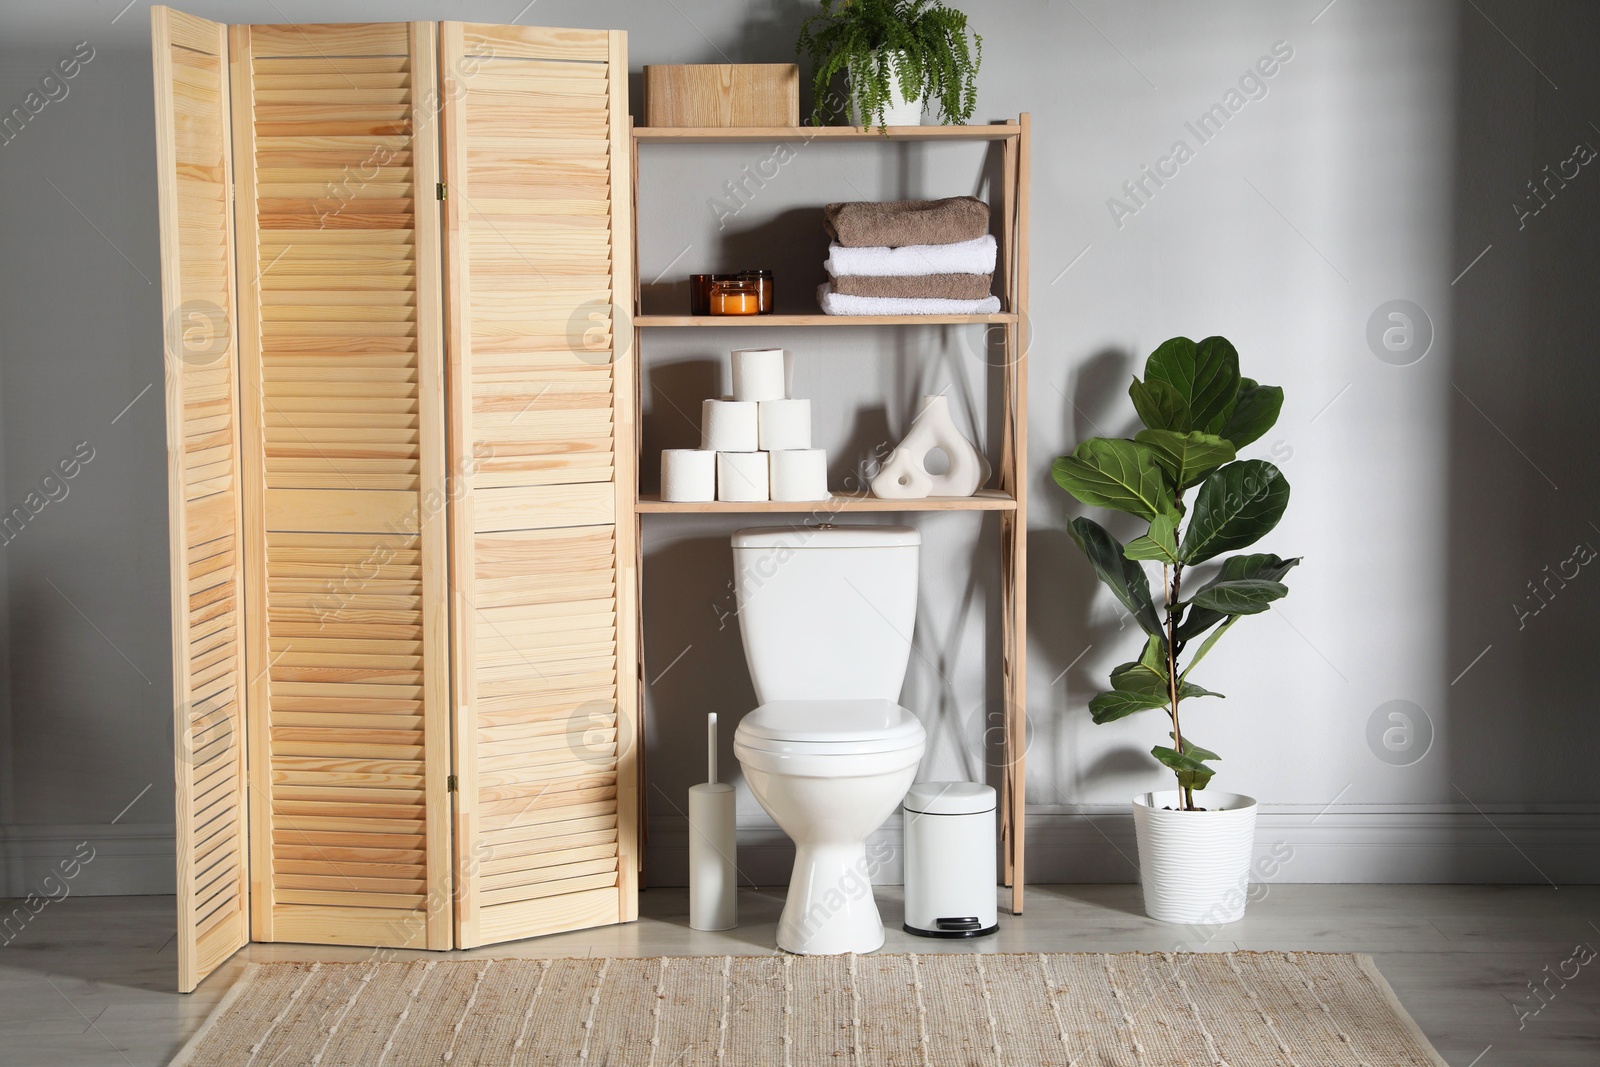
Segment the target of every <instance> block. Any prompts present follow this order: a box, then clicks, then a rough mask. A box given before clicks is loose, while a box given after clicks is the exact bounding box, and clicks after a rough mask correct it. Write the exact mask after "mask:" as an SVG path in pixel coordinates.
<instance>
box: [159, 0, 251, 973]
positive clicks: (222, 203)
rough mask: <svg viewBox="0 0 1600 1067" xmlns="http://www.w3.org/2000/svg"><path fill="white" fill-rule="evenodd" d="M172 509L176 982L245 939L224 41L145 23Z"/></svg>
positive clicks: (189, 23)
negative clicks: (157, 177)
mask: <svg viewBox="0 0 1600 1067" xmlns="http://www.w3.org/2000/svg"><path fill="white" fill-rule="evenodd" d="M152 35H153V38H154V41H153V44H154V56H155V75H156V78H155V81H156V158H157V160H158V161H159V165H160V169H161V176H162V181H161V190H160V193H161V218H162V226H161V293H162V313H163V322H164V325H165V332H166V351H165V358H164V360H163V362H164V364H165V375H166V395H167V483H168V488H167V492H168V498H169V503H170V507H171V523H170V528H169V530H168V536H169V540H170V546H171V559H172V691H173V692H172V698H173V707H174V721H173V732H174V748H175V749H176V762H175V770H176V778H177V844H178V981H179V985H180V986H181V987H182V988H183V989H184V990H190V989H193V988H194V987H195V985H196V984H197V983H198V982H199V981H200V979H201V978H203V977H205V975H207V974H209V973H210V972H211V970H212V969H213V968H214V967H216V966H217V964H219V963H221V962H222V961H223V960H225V959H227V958H228V957H229V956H230V955H232V954H233V952H234V950H235V949H237V948H238V947H239V946H240V945H242V944H244V943H245V942H246V941H249V940H250V931H249V922H248V916H247V913H246V904H247V900H248V887H247V885H246V882H245V879H246V874H247V870H248V867H247V858H246V844H247V843H246V836H245V825H246V824H245V791H246V781H245V737H244V734H245V722H244V694H243V691H244V685H243V682H244V644H243V640H242V635H243V630H244V626H243V620H242V618H241V614H242V608H243V603H244V596H243V585H242V582H243V575H242V571H241V564H242V560H241V554H242V553H241V546H240V529H241V524H240V470H239V394H238V381H237V375H238V366H239V353H238V347H237V343H236V338H235V329H234V308H235V304H236V300H235V294H234V281H233V227H232V222H231V219H230V218H229V201H230V190H231V185H232V173H231V168H230V166H229V147H228V127H229V117H228V47H227V37H226V29H225V27H222V26H219V25H217V24H216V23H213V22H206V21H204V20H203V19H197V18H193V17H191V16H188V15H184V14H180V13H178V12H168V11H166V10H165V9H157V11H156V12H155V15H154V19H153V22H152Z"/></svg>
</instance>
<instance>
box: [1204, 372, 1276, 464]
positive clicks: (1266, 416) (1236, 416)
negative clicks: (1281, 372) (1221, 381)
mask: <svg viewBox="0 0 1600 1067" xmlns="http://www.w3.org/2000/svg"><path fill="white" fill-rule="evenodd" d="M1281 410H1283V390H1282V389H1280V388H1279V387H1278V386H1276V385H1259V384H1257V383H1256V382H1254V381H1252V380H1251V379H1249V378H1241V379H1240V380H1239V396H1238V398H1237V399H1236V400H1235V401H1234V404H1233V408H1232V409H1231V410H1230V411H1229V412H1228V415H1227V418H1226V419H1224V420H1223V423H1222V429H1221V431H1219V433H1220V435H1221V436H1222V437H1225V438H1227V439H1228V440H1229V441H1232V442H1233V447H1234V448H1243V447H1244V446H1245V445H1247V444H1249V443H1250V442H1252V441H1255V440H1257V439H1258V438H1259V437H1260V436H1261V435H1262V434H1264V433H1266V432H1267V431H1268V430H1270V429H1272V426H1273V424H1274V423H1276V422H1277V421H1278V412H1280V411H1281Z"/></svg>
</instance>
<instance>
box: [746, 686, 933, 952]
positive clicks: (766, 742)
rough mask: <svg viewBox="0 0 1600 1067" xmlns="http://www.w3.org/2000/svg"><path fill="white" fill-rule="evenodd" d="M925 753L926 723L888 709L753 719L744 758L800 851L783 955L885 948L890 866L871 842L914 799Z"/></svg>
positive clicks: (786, 707)
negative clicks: (885, 877) (880, 876)
mask: <svg viewBox="0 0 1600 1067" xmlns="http://www.w3.org/2000/svg"><path fill="white" fill-rule="evenodd" d="M924 745H925V734H924V732H923V729H922V724H921V723H920V722H918V721H917V718H916V716H915V715H912V714H911V712H909V711H907V710H906V709H905V708H902V707H901V706H900V705H898V704H895V703H893V702H892V701H887V700H867V701H850V700H831V701H803V700H802V701H781V702H777V703H773V704H763V705H762V706H761V707H759V708H757V709H756V710H755V711H753V712H751V713H750V714H749V715H747V716H745V719H744V721H743V722H742V723H741V724H740V726H739V729H738V731H737V732H736V733H735V735H734V742H733V751H734V755H736V756H737V757H738V758H739V765H740V767H741V768H742V769H743V770H744V778H745V782H746V783H747V784H748V785H749V786H750V792H751V793H753V794H754V795H755V798H756V800H757V801H759V802H760V804H761V806H762V808H764V809H766V812H767V814H769V815H771V816H772V820H773V822H776V823H777V824H778V826H779V828H780V829H782V830H783V832H784V833H786V834H788V835H789V837H790V838H791V839H792V840H793V841H794V844H795V859H794V873H793V875H791V876H790V880H789V895H788V896H787V897H786V898H785V900H784V904H783V915H782V917H781V918H779V920H778V947H779V948H782V949H785V950H786V951H789V952H798V953H806V954H813V955H818V954H834V953H841V952H857V953H862V952H872V951H873V950H875V949H877V948H879V947H881V946H882V945H883V920H882V919H881V918H880V917H879V915H878V905H877V902H876V901H875V900H874V899H873V896H872V876H873V875H874V874H876V873H877V872H878V869H879V867H880V865H881V860H879V859H877V858H874V857H869V856H868V854H867V848H866V841H867V837H868V835H870V834H871V833H872V831H874V830H876V829H877V828H878V827H879V826H881V825H883V822H884V820H885V819H887V818H888V817H889V816H890V815H891V814H893V812H894V811H895V809H896V808H897V807H898V806H899V804H900V801H901V800H902V799H904V798H905V795H906V792H907V790H909V789H910V788H911V785H912V782H913V780H914V779H915V778H916V774H917V763H918V762H919V761H920V760H921V759H922V752H923V748H924Z"/></svg>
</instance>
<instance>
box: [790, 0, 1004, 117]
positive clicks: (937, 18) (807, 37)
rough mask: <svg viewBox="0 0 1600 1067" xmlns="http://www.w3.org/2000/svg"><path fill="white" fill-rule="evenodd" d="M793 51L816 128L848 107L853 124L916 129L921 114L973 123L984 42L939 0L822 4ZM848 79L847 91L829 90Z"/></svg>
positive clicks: (847, 0) (846, 0)
mask: <svg viewBox="0 0 1600 1067" xmlns="http://www.w3.org/2000/svg"><path fill="white" fill-rule="evenodd" d="M795 51H796V52H800V51H805V52H807V53H808V54H809V55H810V57H811V61H812V64H813V66H814V70H813V72H812V76H811V88H812V94H813V101H814V103H813V106H812V109H811V121H812V123H813V125H817V126H823V125H826V124H827V123H828V122H830V121H831V120H833V119H835V118H837V117H839V116H840V115H841V114H843V113H844V112H845V110H846V104H848V108H849V114H850V116H851V119H850V121H851V122H853V123H854V124H855V125H857V126H877V127H879V128H880V129H882V128H885V127H888V126H916V125H918V124H919V123H921V122H922V121H923V114H924V112H925V110H930V109H935V108H936V109H937V112H938V115H939V116H940V117H941V118H942V120H943V121H944V122H947V123H952V124H960V123H964V122H966V121H967V120H968V119H970V118H971V117H972V112H973V109H974V108H975V107H977V102H978V82H977V79H978V65H979V63H980V62H981V61H982V59H983V38H982V37H980V36H978V35H977V34H975V33H971V34H970V41H969V31H968V29H967V16H966V15H964V14H962V13H961V12H960V11H957V10H955V9H954V8H950V7H946V6H945V5H944V4H943V3H942V2H941V0H822V10H821V11H819V12H817V13H816V14H813V15H811V16H810V17H808V18H807V19H806V20H805V22H803V23H801V25H800V39H799V40H798V41H797V42H795ZM840 75H843V76H845V78H846V81H847V83H848V93H847V94H845V95H843V96H841V95H840V94H837V93H834V92H833V91H832V85H833V81H834V79H835V78H837V77H839V76H840Z"/></svg>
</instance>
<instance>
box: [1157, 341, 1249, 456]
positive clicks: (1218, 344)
mask: <svg viewBox="0 0 1600 1067" xmlns="http://www.w3.org/2000/svg"><path fill="white" fill-rule="evenodd" d="M1144 376H1145V379H1146V380H1147V381H1148V380H1151V379H1153V380H1155V381H1162V382H1166V383H1167V384H1168V385H1170V386H1172V387H1173V389H1175V390H1176V391H1177V393H1178V395H1179V396H1181V397H1182V398H1183V401H1184V403H1185V405H1187V406H1188V409H1189V418H1188V420H1187V422H1186V423H1185V424H1184V425H1182V426H1169V427H1165V428H1166V429H1174V430H1182V431H1185V432H1187V431H1189V430H1202V431H1204V432H1206V433H1216V432H1217V431H1218V430H1220V429H1222V423H1223V420H1224V419H1225V418H1226V417H1227V413H1228V410H1229V408H1231V407H1232V406H1233V402H1234V398H1235V397H1237V396H1238V395H1239V353H1238V352H1236V351H1235V350H1234V347H1233V345H1232V344H1231V343H1230V342H1229V341H1228V339H1227V338H1225V337H1207V338H1206V339H1205V340H1203V341H1201V342H1200V343H1199V344H1195V343H1194V342H1193V341H1191V340H1189V339H1188V338H1187V337H1174V338H1172V340H1170V341H1167V342H1166V343H1165V344H1163V345H1161V347H1159V348H1157V349H1156V350H1155V351H1154V352H1152V353H1150V358H1149V360H1147V361H1146V363H1145V368H1144ZM1151 428H1152V429H1156V428H1157V427H1151Z"/></svg>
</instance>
